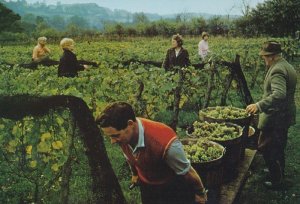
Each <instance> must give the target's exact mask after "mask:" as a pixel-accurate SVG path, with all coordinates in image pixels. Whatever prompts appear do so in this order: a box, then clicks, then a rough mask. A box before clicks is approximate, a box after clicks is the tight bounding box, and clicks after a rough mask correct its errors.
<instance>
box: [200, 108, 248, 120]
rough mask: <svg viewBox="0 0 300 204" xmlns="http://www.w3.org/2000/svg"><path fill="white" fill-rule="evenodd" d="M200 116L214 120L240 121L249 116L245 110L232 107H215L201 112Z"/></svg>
mask: <svg viewBox="0 0 300 204" xmlns="http://www.w3.org/2000/svg"><path fill="white" fill-rule="evenodd" d="M201 114H204V115H205V116H207V117H210V118H215V119H241V118H247V117H248V116H249V114H248V113H247V112H246V110H245V109H240V108H236V107H232V106H216V107H214V108H208V109H206V110H201V111H200V115H201Z"/></svg>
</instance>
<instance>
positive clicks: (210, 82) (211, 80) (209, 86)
mask: <svg viewBox="0 0 300 204" xmlns="http://www.w3.org/2000/svg"><path fill="white" fill-rule="evenodd" d="M209 71H210V78H209V79H207V91H206V95H205V100H204V103H203V107H202V108H207V107H208V106H209V101H210V98H211V93H212V90H213V87H214V78H215V72H216V65H215V63H211V64H210V69H209Z"/></svg>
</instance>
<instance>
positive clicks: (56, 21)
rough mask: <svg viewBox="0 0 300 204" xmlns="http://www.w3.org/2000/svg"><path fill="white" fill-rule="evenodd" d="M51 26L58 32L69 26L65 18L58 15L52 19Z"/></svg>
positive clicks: (50, 20)
mask: <svg viewBox="0 0 300 204" xmlns="http://www.w3.org/2000/svg"><path fill="white" fill-rule="evenodd" d="M49 24H50V25H51V26H52V27H54V28H56V29H58V30H64V29H65V28H66V26H67V24H66V21H65V19H64V17H62V16H58V15H55V16H53V17H52V18H50V19H49Z"/></svg>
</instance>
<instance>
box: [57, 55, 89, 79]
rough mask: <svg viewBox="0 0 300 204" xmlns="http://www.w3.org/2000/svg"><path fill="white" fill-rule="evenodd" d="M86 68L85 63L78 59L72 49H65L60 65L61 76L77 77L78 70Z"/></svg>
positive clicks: (59, 72) (59, 74)
mask: <svg viewBox="0 0 300 204" xmlns="http://www.w3.org/2000/svg"><path fill="white" fill-rule="evenodd" d="M81 70H84V67H83V65H80V64H79V63H78V61H77V58H76V55H75V54H74V53H73V52H71V51H70V50H66V49H64V54H63V55H62V57H61V58H60V61H59V65H58V76H59V77H63V76H64V77H76V76H78V71H81Z"/></svg>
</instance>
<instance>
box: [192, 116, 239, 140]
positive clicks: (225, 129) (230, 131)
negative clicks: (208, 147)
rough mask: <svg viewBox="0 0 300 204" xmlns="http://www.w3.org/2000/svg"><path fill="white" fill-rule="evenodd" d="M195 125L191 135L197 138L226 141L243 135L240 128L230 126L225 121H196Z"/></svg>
mask: <svg viewBox="0 0 300 204" xmlns="http://www.w3.org/2000/svg"><path fill="white" fill-rule="evenodd" d="M193 126H194V132H192V134H191V136H193V137H196V138H205V139H208V140H212V141H225V140H232V139H235V138H237V137H239V136H241V130H240V129H239V128H237V127H234V126H228V125H227V124H225V123H208V122H206V121H205V122H198V121H195V122H194V123H193Z"/></svg>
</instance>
